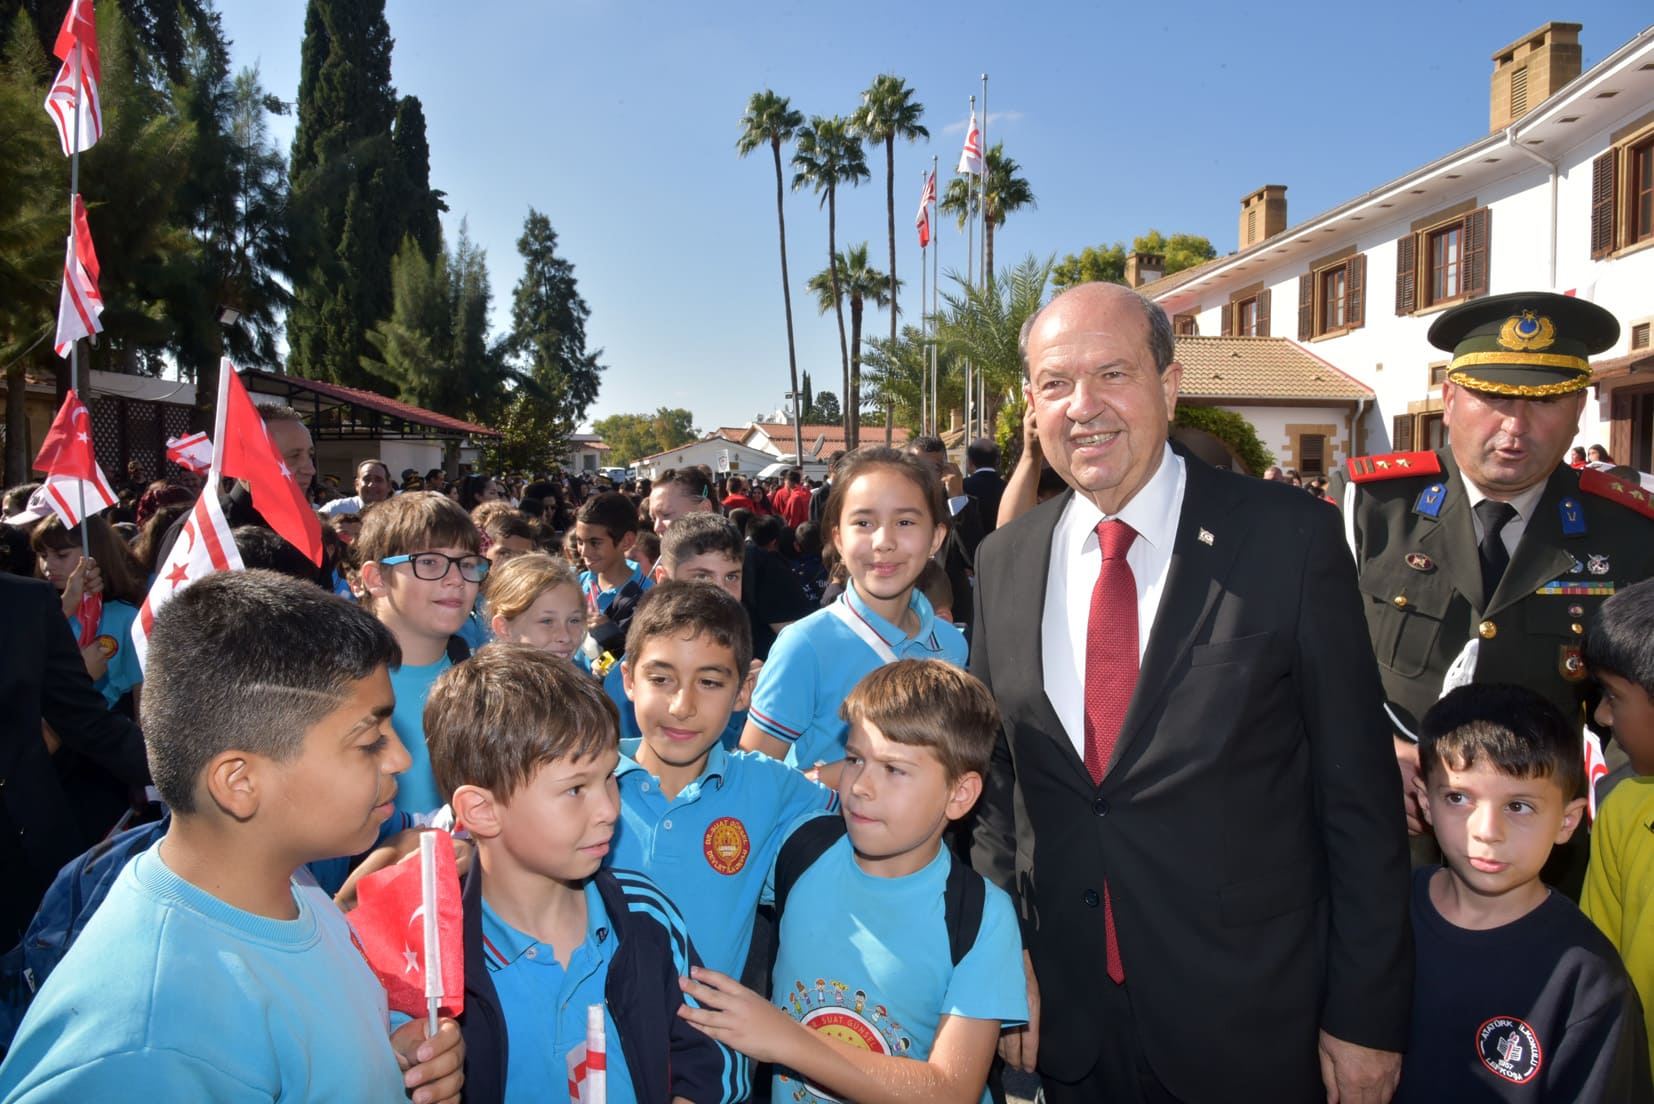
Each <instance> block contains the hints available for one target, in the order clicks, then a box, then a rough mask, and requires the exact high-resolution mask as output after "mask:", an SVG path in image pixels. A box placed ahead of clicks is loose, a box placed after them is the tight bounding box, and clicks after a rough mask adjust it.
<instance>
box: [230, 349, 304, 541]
mask: <svg viewBox="0 0 1654 1104" xmlns="http://www.w3.org/2000/svg"><path fill="white" fill-rule="evenodd" d="M218 373H219V388H218V394H219V400H220V401H221V402H223V403H224V412H223V423H224V432H223V439H222V440H221V441H219V443H218V447H219V449H220V450H221V451H220V453H219V470H220V471H221V472H222V473H223V474H224V475H227V476H230V477H231V478H233V479H241V480H245V481H246V483H247V486H248V487H250V488H251V489H252V492H253V508H254V509H256V510H257V511H258V512H259V514H260V515H262V516H263V518H264V520H265V522H267V523H268V524H269V526H270V528H272V529H274V530H275V531H276V532H277V533H279V534H280V535H281V537H282V539H283V540H285V541H286V542H287V543H288V544H291V545H292V546H293V547H294V548H297V549H298V550H299V551H300V552H303V553H304V554H305V555H306V556H308V557H310V562H311V563H313V564H315V565H317V566H318V567H319V566H321V562H322V523H321V521H320V520H319V519H317V517H316V511H315V509H314V508H313V507H312V506H311V505H310V499H309V498H308V497H307V496H306V494H305V492H304V490H302V489H301V488H300V487H299V485H298V483H297V482H295V481H294V479H293V473H292V471H291V469H289V468H288V466H287V462H286V461H285V460H283V459H282V455H281V452H280V451H279V450H278V449H277V448H276V446H275V442H273V441H271V440H270V433H269V431H268V430H267V429H265V428H264V419H263V418H262V417H261V416H260V415H259V412H258V407H256V406H254V405H253V400H252V398H251V397H250V396H249V395H248V394H247V388H246V387H244V386H243V385H242V383H241V377H240V376H238V375H237V374H236V369H235V365H233V364H231V363H230V361H229V359H228V358H225V359H223V360H220V361H219V362H218Z"/></svg>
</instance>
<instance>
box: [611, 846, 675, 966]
mask: <svg viewBox="0 0 1654 1104" xmlns="http://www.w3.org/2000/svg"><path fill="white" fill-rule="evenodd" d="M614 875H615V881H616V882H617V883H619V885H620V888H621V891H622V893H623V894H624V895H625V899H626V908H627V910H628V911H630V912H634V913H637V914H639V915H641V916H647V917H649V918H650V919H651V920H653V921H655V923H657V924H659V925H660V926H661V927H662V928H663V929H665V931H666V933H667V936H668V938H669V940H670V942H671V945H672V961H673V963H674V964H675V966H676V967H677V970H678V973H679V974H688V973H689V931H688V929H687V928H686V927H685V926H684V922H683V915H682V914H681V913H680V912H678V907H677V906H676V905H674V904H673V903H672V900H671V898H669V897H667V896H666V894H664V893H662V892H661V891H660V887H659V886H657V885H655V883H654V882H652V881H649V880H648V879H647V878H646V877H644V876H643V875H641V874H637V873H634V872H632V871H623V870H617V871H615V872H614Z"/></svg>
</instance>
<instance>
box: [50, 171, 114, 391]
mask: <svg viewBox="0 0 1654 1104" xmlns="http://www.w3.org/2000/svg"><path fill="white" fill-rule="evenodd" d="M73 207H74V221H75V229H74V233H72V234H70V235H69V239H68V243H67V245H66V247H65V250H66V251H65V253H64V256H63V290H62V291H61V292H60V293H59V295H58V300H57V339H56V340H55V341H54V342H53V343H52V348H53V349H55V350H56V351H57V355H58V356H60V357H64V358H67V357H68V356H69V352H70V350H71V349H73V348H74V344H75V342H77V341H79V340H80V339H81V338H83V337H91V336H92V335H93V334H95V333H102V332H103V322H102V320H101V319H100V317H99V316H100V315H102V314H103V294H102V293H101V292H99V291H98V254H97V252H96V251H95V250H94V249H93V248H92V231H91V228H90V227H88V226H87V224H86V204H84V203H82V202H81V201H80V196H79V195H78V194H77V195H76V196H75V200H74V204H73Z"/></svg>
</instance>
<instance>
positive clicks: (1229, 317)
mask: <svg viewBox="0 0 1654 1104" xmlns="http://www.w3.org/2000/svg"><path fill="white" fill-rule="evenodd" d="M1218 316H1219V318H1220V320H1221V322H1220V325H1219V327H1218V332H1219V333H1220V334H1222V336H1224V337H1234V336H1235V304H1233V303H1225V304H1223V307H1222V308H1221V309H1220V310H1219V312H1218Z"/></svg>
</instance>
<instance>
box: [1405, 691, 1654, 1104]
mask: <svg viewBox="0 0 1654 1104" xmlns="http://www.w3.org/2000/svg"><path fill="white" fill-rule="evenodd" d="M1419 769H1420V787H1421V789H1422V790H1423V791H1424V792H1423V794H1422V795H1421V799H1420V805H1421V808H1422V810H1423V812H1424V815H1425V819H1426V820H1427V821H1428V822H1429V823H1430V825H1431V827H1432V828H1433V829H1434V831H1435V835H1436V839H1437V841H1438V842H1439V844H1440V845H1441V850H1442V859H1443V863H1444V865H1443V866H1441V867H1437V868H1434V869H1431V868H1421V869H1419V870H1416V871H1414V872H1413V904H1412V914H1413V940H1414V943H1415V945H1416V955H1415V969H1416V973H1415V977H1414V983H1413V1017H1412V1028H1411V1034H1410V1037H1409V1040H1408V1044H1407V1053H1406V1057H1405V1058H1404V1059H1403V1061H1402V1068H1401V1083H1400V1086H1399V1087H1398V1088H1397V1090H1396V1094H1395V1100H1396V1101H1398V1102H1404V1101H1440V1100H1471V1099H1517V1096H1516V1095H1512V1094H1514V1093H1516V1086H1529V1087H1528V1088H1526V1089H1523V1090H1521V1092H1522V1093H1524V1094H1528V1095H1526V1096H1524V1097H1522V1098H1524V1099H1534V1100H1558V1101H1562V1100H1565V1101H1569V1102H1570V1104H1574V1102H1581V1101H1605V1102H1606V1101H1613V1102H1616V1104H1619V1102H1625V1101H1647V1100H1650V1099H1654V1087H1651V1085H1650V1079H1649V1064H1648V1046H1647V1038H1646V1037H1645V1035H1644V1033H1643V1021H1642V1014H1641V1010H1640V1008H1639V1006H1638V1003H1637V995H1636V992H1635V991H1634V990H1633V989H1632V987H1631V982H1630V979H1629V978H1628V977H1627V976H1626V973H1625V968H1624V967H1623V966H1622V965H1621V964H1620V959H1619V955H1618V954H1616V953H1615V951H1614V948H1613V945H1612V944H1611V943H1609V941H1608V940H1607V939H1606V938H1604V937H1603V935H1602V933H1601V932H1599V931H1598V930H1597V929H1596V928H1594V927H1593V926H1592V925H1591V922H1590V921H1589V920H1587V919H1586V918H1585V917H1584V916H1583V915H1582V914H1581V913H1580V911H1579V909H1577V908H1576V907H1575V906H1574V904H1573V903H1572V902H1571V901H1569V900H1568V899H1567V898H1566V897H1564V896H1563V895H1561V894H1560V893H1555V892H1552V891H1551V890H1550V889H1549V888H1548V887H1546V886H1545V884H1544V883H1543V882H1541V881H1540V880H1539V871H1540V868H1541V867H1543V866H1544V865H1545V860H1546V859H1547V858H1549V857H1550V854H1551V849H1552V848H1553V847H1555V846H1556V845H1558V844H1561V843H1565V842H1567V840H1568V838H1569V837H1570V836H1572V835H1573V833H1574V830H1575V829H1576V828H1577V827H1578V826H1579V822H1580V818H1581V817H1583V816H1584V814H1585V768H1584V763H1583V759H1582V756H1581V754H1580V745H1579V740H1578V738H1577V737H1576V736H1575V735H1574V734H1573V732H1572V731H1571V730H1570V728H1569V726H1568V722H1567V721H1566V719H1564V718H1563V716H1562V714H1561V713H1560V712H1558V711H1557V709H1556V707H1555V706H1553V705H1551V704H1550V703H1549V702H1548V701H1546V700H1545V699H1544V698H1542V697H1540V696H1539V695H1538V694H1536V693H1534V692H1533V691H1531V690H1528V689H1526V688H1524V687H1520V686H1503V685H1496V684H1483V683H1472V684H1470V685H1468V686H1461V687H1459V688H1458V689H1456V690H1454V691H1452V692H1451V693H1449V694H1448V695H1447V696H1445V697H1444V698H1442V700H1441V701H1439V702H1437V703H1436V704H1435V705H1434V706H1433V707H1432V708H1431V709H1430V711H1429V712H1428V713H1426V714H1425V716H1424V720H1423V722H1422V724H1421V725H1420V731H1419Z"/></svg>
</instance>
